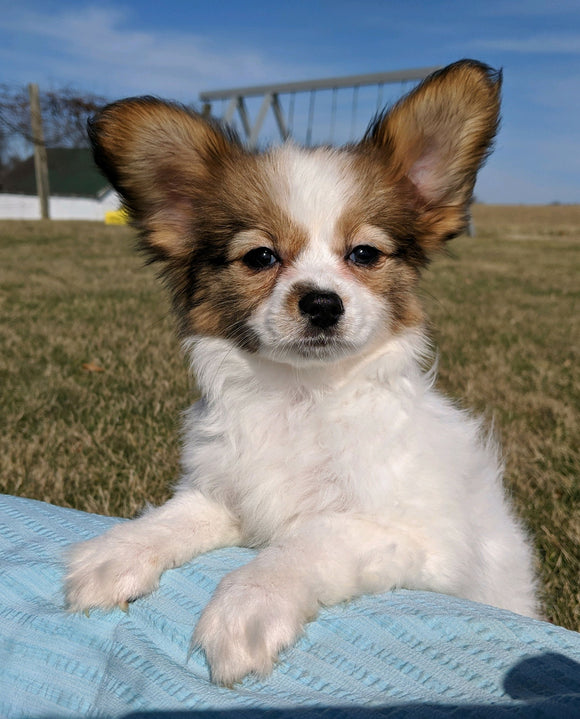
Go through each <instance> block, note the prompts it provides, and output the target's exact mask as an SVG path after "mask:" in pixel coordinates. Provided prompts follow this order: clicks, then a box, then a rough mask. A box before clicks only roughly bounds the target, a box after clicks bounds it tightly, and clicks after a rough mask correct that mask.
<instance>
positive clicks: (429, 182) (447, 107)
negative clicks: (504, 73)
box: [362, 60, 501, 251]
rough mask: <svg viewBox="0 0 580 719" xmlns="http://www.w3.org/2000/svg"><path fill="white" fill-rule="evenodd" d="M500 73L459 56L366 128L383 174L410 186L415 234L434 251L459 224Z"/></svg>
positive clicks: (494, 116) (485, 142)
mask: <svg viewBox="0 0 580 719" xmlns="http://www.w3.org/2000/svg"><path fill="white" fill-rule="evenodd" d="M500 89H501V72H496V71H494V70H492V69H491V68H490V67H488V66H487V65H484V64H482V63H480V62H477V61H475V60H461V61H460V62H457V63H454V64H453V65H449V66H448V67H446V68H444V69H442V70H440V71H438V72H436V73H434V74H433V75H430V76H429V77H428V78H427V79H426V80H424V81H423V82H422V83H421V84H420V85H419V86H418V87H417V88H415V89H414V90H413V91H412V92H411V93H409V94H408V95H407V96H405V97H404V98H403V99H402V100H400V101H399V102H398V103H397V104H396V105H395V106H394V107H393V108H392V109H391V110H390V111H389V112H388V113H387V114H386V115H384V116H383V117H382V118H379V120H378V121H377V122H375V124H374V125H373V126H371V128H369V130H368V132H367V134H366V136H365V138H364V140H363V142H362V144H363V146H365V147H366V149H369V146H370V147H372V149H373V150H374V151H376V150H379V151H380V152H381V153H384V155H385V157H384V160H385V161H386V162H387V163H388V166H389V175H390V176H391V177H392V178H394V180H395V182H402V183H403V184H405V185H406V186H408V185H409V181H410V183H411V188H412V192H410V193H409V192H407V193H406V194H407V195H410V196H411V197H412V198H413V204H414V205H415V207H416V209H417V210H418V215H417V226H416V235H417V237H416V239H417V241H418V242H419V243H420V244H421V245H422V246H423V248H424V249H425V250H427V251H428V250H432V249H436V248H437V247H438V246H440V245H441V244H442V243H443V242H444V241H445V240H448V239H451V238H452V237H455V236H456V235H458V234H459V233H460V232H461V231H462V230H463V229H465V226H466V223H467V221H468V209H469V203H470V201H471V196H472V193H473V187H474V185H475V178H476V175H477V171H478V170H479V168H480V167H481V166H482V165H483V163H484V161H485V159H486V157H487V155H488V154H489V152H490V150H491V146H492V141H493V138H494V136H495V134H496V131H497V128H498V123H499V106H500Z"/></svg>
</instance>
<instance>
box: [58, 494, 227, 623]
mask: <svg viewBox="0 0 580 719" xmlns="http://www.w3.org/2000/svg"><path fill="white" fill-rule="evenodd" d="M239 540H240V533H239V529H238V525H237V523H236V521H235V520H234V518H233V517H232V515H231V514H230V513H229V512H228V511H227V509H225V507H223V506H221V505H219V504H217V503H216V502H214V501H212V500H211V499H208V498H207V497H205V496H204V495H202V494H201V493H200V492H197V491H187V490H186V491H182V492H179V493H178V494H176V495H175V496H174V497H173V498H172V499H171V500H169V502H167V503H166V504H164V505H163V506H162V507H159V508H157V509H150V510H148V511H147V512H146V513H145V514H144V515H143V516H141V517H139V518H138V519H134V520H132V521H129V522H124V523H122V524H118V525H116V526H115V527H113V528H112V529H110V530H109V531H108V532H106V533H105V534H103V535H102V536H100V537H96V538H95V539H89V540H88V541H86V542H82V543H80V544H77V545H75V546H74V547H73V548H72V549H71V550H70V552H69V554H68V557H67V565H68V567H67V570H68V571H67V577H66V598H67V603H68V607H69V608H70V609H71V610H72V611H79V610H87V609H91V608H96V607H100V608H102V609H111V608H113V607H115V606H121V607H125V606H126V605H127V602H129V601H131V600H133V599H136V598H137V597H140V596H142V595H144V594H148V593H149V592H151V591H152V590H153V589H155V588H156V587H157V585H158V582H159V577H160V576H161V574H162V573H163V572H164V571H165V570H166V569H169V568H170V567H177V566H179V565H181V564H183V563H184V562H186V561H188V560H189V559H191V558H192V557H194V556H196V555H198V554H201V553H203V552H207V551H208V550H210V549H214V548H216V547H223V546H229V545H235V544H238V543H239Z"/></svg>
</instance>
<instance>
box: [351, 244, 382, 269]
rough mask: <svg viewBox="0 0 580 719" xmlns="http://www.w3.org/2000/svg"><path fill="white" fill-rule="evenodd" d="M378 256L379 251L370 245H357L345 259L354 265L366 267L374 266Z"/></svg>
mask: <svg viewBox="0 0 580 719" xmlns="http://www.w3.org/2000/svg"><path fill="white" fill-rule="evenodd" d="M380 254H381V253H380V252H379V250H377V248H376V247H372V246H371V245H357V246H356V247H355V248H354V249H353V250H352V251H351V252H350V254H348V255H347V258H346V259H347V260H348V261H349V262H352V263H353V264H354V265H362V266H363V267H368V266H370V265H374V264H375V262H376V261H377V260H378V259H379V255H380Z"/></svg>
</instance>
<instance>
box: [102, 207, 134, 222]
mask: <svg viewBox="0 0 580 719" xmlns="http://www.w3.org/2000/svg"><path fill="white" fill-rule="evenodd" d="M128 222H129V215H128V214H127V210H125V208H123V207H120V208H119V209H118V210H110V211H109V212H105V225H126V224H127V223H128Z"/></svg>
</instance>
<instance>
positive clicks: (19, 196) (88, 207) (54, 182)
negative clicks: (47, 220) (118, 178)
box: [0, 147, 120, 221]
mask: <svg viewBox="0 0 580 719" xmlns="http://www.w3.org/2000/svg"><path fill="white" fill-rule="evenodd" d="M47 156H48V177H49V187H50V217H51V219H53V220H98V221H104V219H105V213H106V212H109V211H111V210H116V209H118V207H119V205H120V200H119V197H118V195H117V193H116V192H115V190H113V188H112V187H111V185H110V184H109V183H108V182H107V180H106V179H105V178H104V177H103V176H102V175H101V173H100V172H99V171H98V169H97V168H96V167H95V164H94V162H93V158H92V154H91V151H90V150H89V149H88V148H63V147H57V148H52V149H48V150H47ZM0 219H13V220H38V219H40V200H39V199H38V196H37V194H36V177H35V173H34V157H32V156H31V157H29V158H28V159H27V160H23V161H22V162H19V163H18V164H17V165H16V166H15V167H14V168H12V170H10V171H9V172H7V173H6V174H5V175H4V176H3V177H2V178H1V179H0Z"/></svg>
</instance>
